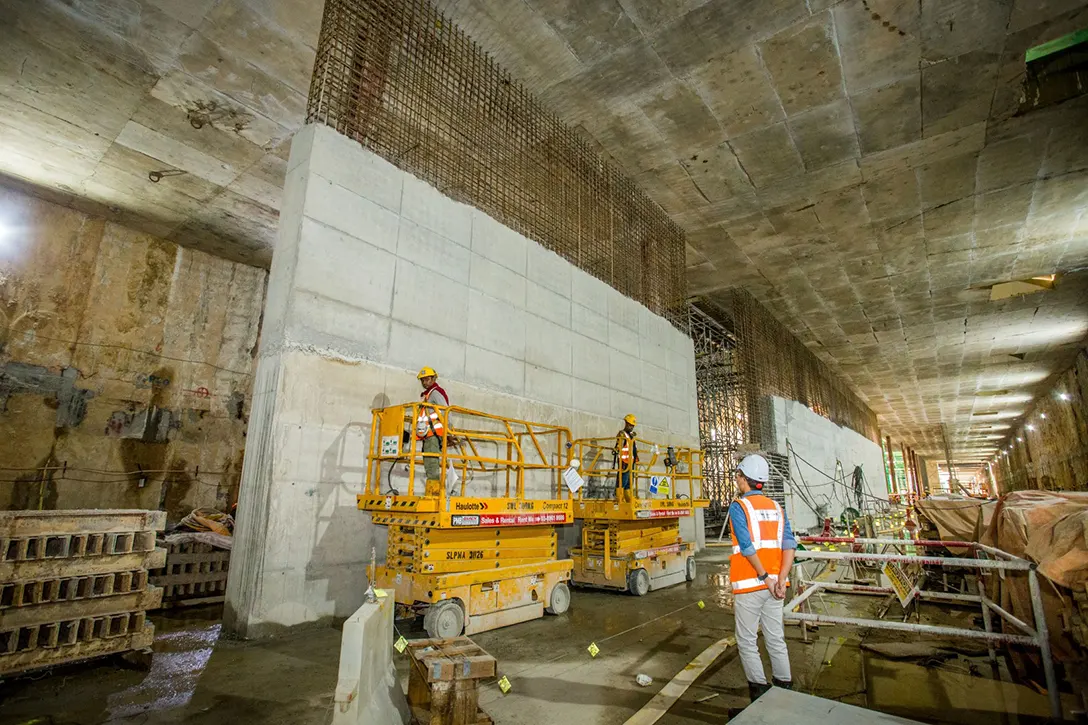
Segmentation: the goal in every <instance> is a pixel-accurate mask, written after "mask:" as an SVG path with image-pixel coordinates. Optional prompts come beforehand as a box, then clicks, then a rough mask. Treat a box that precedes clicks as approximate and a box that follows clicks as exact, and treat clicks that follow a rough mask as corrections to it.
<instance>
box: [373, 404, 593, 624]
mask: <svg viewBox="0 0 1088 725" xmlns="http://www.w3.org/2000/svg"><path fill="white" fill-rule="evenodd" d="M421 412H426V413H427V414H428V415H429V414H430V413H431V412H435V413H437V414H438V416H439V418H440V420H441V422H442V426H440V427H439V429H440V430H441V433H440V435H439V438H440V441H441V446H440V451H439V452H437V453H423V452H422V451H420V450H419V448H420V445H419V443H418V441H416V440H415V436H414V435H412V436H410V437H409V436H406V435H405V430H408V431H414V430H415V428H416V421H417V420H419V416H420V413H421ZM570 440H571V434H570V431H569V430H567V429H566V428H561V427H558V426H551V425H541V424H537V423H530V422H527V421H520V420H514V419H512V418H504V417H501V416H497V415H491V414H488V413H481V412H478V411H474V410H468V409H466V408H459V407H456V406H451V407H446V406H437V405H430V404H426V403H407V404H405V405H397V406H391V407H387V408H382V409H379V410H375V411H374V420H373V427H372V429H371V440H370V452H369V454H368V457H367V458H368V460H367V481H366V490H365V493H363V494H360V495H359V496H358V507H359V508H360V509H362V510H365V511H370V512H371V517H372V519H373V522H374V523H376V524H383V525H385V526H388V527H389V539H388V545H387V548H386V558H385V566H381V567H377V570H376V574H375V576H374V586H376V587H380V588H383V589H387V590H391V591H394V592H395V598H396V601H397V604H398V605H400V606H399V609H400V611H401V613H402V614H406V613H409V612H410V613H412V614H414V615H419V614H423V625H424V628H425V629H426V630H427V633H428V635H430V636H431V637H455V636H457V635H459V634H461V633H462V631H463V632H464V633H465V634H475V633H477V632H486V631H487V630H491V629H496V628H498V627H504V626H507V625H510V624H516V623H518V622H524V621H527V620H530V619H536V618H538V617H541V616H543V615H544V613H545V612H548V613H549V614H562V613H563V612H565V611H566V610H567V608H568V607H569V606H570V589H569V587H568V585H567V582H568V581H569V579H570V573H571V568H572V566H573V562H572V561H571V560H570V559H561V560H558V559H557V558H556V555H557V547H556V530H555V527H556V526H558V525H562V524H569V523H571V522H572V521H573V514H572V500H571V497H570V495H569V493H567V489H566V487H565V486H563V485H562V480H561V478H562V469H563V465H562V461H564V460H565V459H566V455H567V449H568V448H569V446H570ZM425 457H433V458H436V459H438V461H439V462H440V465H441V478H440V483H441V488H440V490H432V491H431V493H432V494H433V495H425V494H426V491H427V489H426V488H425V485H424V481H423V480H421V479H422V478H423V471H422V470H417V468H422V466H423V461H424V458H425ZM405 469H406V470H405ZM398 473H399V474H400V475H401V478H400V479H399V480H398V479H397V478H396V477H395V476H396V474H398ZM527 487H528V488H529V490H532V491H537V492H540V493H541V494H542V495H543V496H544V498H533V497H530V496H527V495H526V489H527ZM470 490H471V493H472V495H469V493H470ZM545 492H546V493H545ZM417 493H423V494H424V495H417Z"/></svg>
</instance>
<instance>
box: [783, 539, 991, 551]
mask: <svg viewBox="0 0 1088 725" xmlns="http://www.w3.org/2000/svg"><path fill="white" fill-rule="evenodd" d="M797 540H798V541H800V542H801V543H804V544H896V545H899V546H921V547H923V548H930V549H934V548H938V547H942V546H958V547H963V548H968V549H973V548H975V547H976V546H978V544H976V543H975V542H973V541H940V540H937V539H885V538H879V539H868V538H865V537H861V536H857V537H855V536H798V537H797Z"/></svg>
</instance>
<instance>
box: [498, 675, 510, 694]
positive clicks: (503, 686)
mask: <svg viewBox="0 0 1088 725" xmlns="http://www.w3.org/2000/svg"><path fill="white" fill-rule="evenodd" d="M510 687H511V685H510V680H508V679H506V675H503V676H502V679H501V680H499V689H500V690H502V694H504V695H505V694H506V693H508V692H510Z"/></svg>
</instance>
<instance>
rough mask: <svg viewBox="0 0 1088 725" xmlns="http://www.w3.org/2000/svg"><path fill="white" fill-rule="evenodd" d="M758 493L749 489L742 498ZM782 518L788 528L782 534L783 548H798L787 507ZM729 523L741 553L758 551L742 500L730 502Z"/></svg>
mask: <svg viewBox="0 0 1088 725" xmlns="http://www.w3.org/2000/svg"><path fill="white" fill-rule="evenodd" d="M756 493H759V491H749V492H748V493H746V494H743V495H742V496H741V498H744V497H745V496H751V495H753V494H756ZM782 518H783V519H785V521H786V530H785V531H784V532H783V534H782V548H783V549H796V548H797V539H796V538H794V536H793V529H791V528H790V519H789V517H788V516H786V510H785V509H783V510H782ZM729 525H730V526H732V527H733V535H734V536H736V537H737V545H738V546H740V553H741V554H743V555H744V556H751V555H752V554H754V553H756V547H755V546H753V545H752V533H751V532H750V531H749V530H748V517H747V516H745V515H744V507H743V506H741V505H740V501H734V502H733V503H731V504H729Z"/></svg>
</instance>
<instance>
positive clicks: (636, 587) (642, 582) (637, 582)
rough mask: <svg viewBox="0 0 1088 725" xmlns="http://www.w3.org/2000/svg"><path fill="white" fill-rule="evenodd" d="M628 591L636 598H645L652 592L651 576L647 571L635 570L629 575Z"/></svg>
mask: <svg viewBox="0 0 1088 725" xmlns="http://www.w3.org/2000/svg"><path fill="white" fill-rule="evenodd" d="M627 591H629V592H630V593H631V594H634V595H635V596H636V597H644V596H646V595H647V594H649V592H650V575H649V574H648V573H647V572H646V570H645V569H634V570H633V571H630V572H628V574H627Z"/></svg>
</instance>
